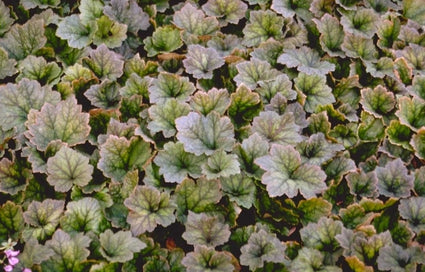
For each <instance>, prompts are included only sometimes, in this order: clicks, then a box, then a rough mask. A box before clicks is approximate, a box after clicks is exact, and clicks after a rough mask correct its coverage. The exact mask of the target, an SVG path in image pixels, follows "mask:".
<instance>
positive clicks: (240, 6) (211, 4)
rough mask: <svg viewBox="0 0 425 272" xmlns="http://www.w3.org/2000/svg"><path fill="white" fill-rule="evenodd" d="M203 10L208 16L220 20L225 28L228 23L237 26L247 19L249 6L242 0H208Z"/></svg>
mask: <svg viewBox="0 0 425 272" xmlns="http://www.w3.org/2000/svg"><path fill="white" fill-rule="evenodd" d="M202 9H203V10H204V11H205V13H206V14H207V15H208V16H215V17H217V18H219V20H220V22H221V25H222V26H225V25H227V23H231V24H237V23H238V22H239V20H240V19H242V18H243V17H245V12H246V10H247V9H248V5H247V4H245V3H244V2H243V1H241V0H230V1H226V0H208V1H207V2H206V3H205V4H204V5H203V6H202Z"/></svg>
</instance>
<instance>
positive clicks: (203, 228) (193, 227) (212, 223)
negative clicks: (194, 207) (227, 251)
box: [182, 211, 230, 248]
mask: <svg viewBox="0 0 425 272" xmlns="http://www.w3.org/2000/svg"><path fill="white" fill-rule="evenodd" d="M229 237H230V230H229V225H227V224H225V222H224V218H223V216H221V215H213V216H209V215H207V214H206V213H200V214H197V213H194V212H191V211H189V214H188V216H187V221H186V223H185V232H183V234H182V238H183V239H185V240H186V242H187V243H188V244H189V245H203V246H207V247H212V248H215V247H216V246H219V245H222V244H225V243H226V242H227V241H228V240H229Z"/></svg>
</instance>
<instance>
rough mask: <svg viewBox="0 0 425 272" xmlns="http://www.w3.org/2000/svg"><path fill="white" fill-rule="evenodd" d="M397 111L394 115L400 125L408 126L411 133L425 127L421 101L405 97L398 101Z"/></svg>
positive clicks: (423, 109)
mask: <svg viewBox="0 0 425 272" xmlns="http://www.w3.org/2000/svg"><path fill="white" fill-rule="evenodd" d="M397 102H398V108H399V110H398V111H397V112H396V113H395V115H397V117H398V118H399V119H400V123H402V124H403V125H405V126H408V127H409V128H410V129H412V130H413V131H415V132H417V131H418V129H420V128H421V127H423V126H425V115H424V114H423V112H425V104H424V102H423V100H422V99H420V98H417V97H415V96H414V97H413V98H409V97H407V96H403V97H400V98H399V99H398V101H397Z"/></svg>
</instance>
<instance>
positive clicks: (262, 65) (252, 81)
mask: <svg viewBox="0 0 425 272" xmlns="http://www.w3.org/2000/svg"><path fill="white" fill-rule="evenodd" d="M236 69H237V70H238V74H237V75H236V76H235V77H234V78H233V80H234V81H235V82H236V84H237V85H238V86H239V85H240V84H242V83H243V84H245V85H246V86H247V87H248V88H250V89H251V90H253V89H255V88H256V87H257V84H258V83H259V81H265V80H271V79H275V78H276V77H277V76H279V75H280V73H279V72H278V71H277V70H276V69H273V68H272V67H271V65H270V64H269V63H268V62H266V61H262V60H259V59H256V58H251V60H250V61H243V62H240V63H238V64H236Z"/></svg>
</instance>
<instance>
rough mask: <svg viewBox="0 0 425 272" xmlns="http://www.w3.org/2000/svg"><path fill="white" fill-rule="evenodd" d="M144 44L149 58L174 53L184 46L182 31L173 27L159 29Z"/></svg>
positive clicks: (167, 26)
mask: <svg viewBox="0 0 425 272" xmlns="http://www.w3.org/2000/svg"><path fill="white" fill-rule="evenodd" d="M143 42H144V44H145V50H146V51H147V52H148V57H153V56H156V55H158V54H160V53H167V52H173V51H175V50H177V49H179V48H180V47H181V46H182V45H183V42H182V39H181V37H180V30H178V29H176V28H174V27H172V26H171V25H166V26H164V27H158V28H157V29H155V31H154V32H153V33H152V36H149V37H147V38H146V39H144V40H143Z"/></svg>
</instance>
